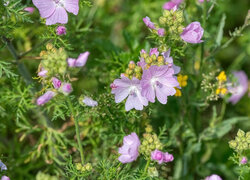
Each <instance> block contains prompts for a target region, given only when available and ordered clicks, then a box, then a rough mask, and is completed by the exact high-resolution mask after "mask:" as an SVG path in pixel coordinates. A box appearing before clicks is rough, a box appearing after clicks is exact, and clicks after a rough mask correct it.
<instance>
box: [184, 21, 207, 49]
mask: <svg viewBox="0 0 250 180" xmlns="http://www.w3.org/2000/svg"><path fill="white" fill-rule="evenodd" d="M203 33H204V30H203V28H202V27H201V25H200V23H199V22H192V23H191V24H189V25H188V26H187V27H186V28H185V29H184V30H183V32H182V34H181V38H182V39H183V40H184V41H186V42H188V43H192V44H196V43H201V42H203V40H201V38H202V36H203Z"/></svg>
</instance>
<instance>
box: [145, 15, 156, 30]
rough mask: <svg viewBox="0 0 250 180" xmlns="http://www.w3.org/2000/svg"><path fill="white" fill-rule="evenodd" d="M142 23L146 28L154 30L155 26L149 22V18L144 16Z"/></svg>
mask: <svg viewBox="0 0 250 180" xmlns="http://www.w3.org/2000/svg"><path fill="white" fill-rule="evenodd" d="M143 22H144V23H145V24H146V26H147V27H148V28H150V29H155V25H154V23H152V22H151V20H150V18H149V17H148V16H146V17H145V18H143Z"/></svg>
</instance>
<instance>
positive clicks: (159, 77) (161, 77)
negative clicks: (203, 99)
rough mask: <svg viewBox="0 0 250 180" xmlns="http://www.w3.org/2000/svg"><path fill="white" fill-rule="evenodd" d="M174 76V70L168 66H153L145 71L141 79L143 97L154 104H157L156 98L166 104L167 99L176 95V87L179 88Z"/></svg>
mask: <svg viewBox="0 0 250 180" xmlns="http://www.w3.org/2000/svg"><path fill="white" fill-rule="evenodd" d="M173 74H174V70H173V69H172V68H169V67H168V66H167V65H164V66H151V67H150V68H149V69H147V70H144V72H143V75H142V79H141V87H142V96H144V97H146V98H147V99H148V101H150V102H152V103H154V102H155V97H157V99H158V101H159V102H160V103H162V104H166V103H167V97H168V96H173V95H174V94H175V93H176V91H175V88H174V87H177V86H179V83H178V81H177V79H176V78H175V77H174V76H173Z"/></svg>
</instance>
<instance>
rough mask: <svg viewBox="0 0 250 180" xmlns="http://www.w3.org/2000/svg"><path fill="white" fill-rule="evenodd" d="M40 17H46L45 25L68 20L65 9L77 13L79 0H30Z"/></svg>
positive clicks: (63, 22)
mask: <svg viewBox="0 0 250 180" xmlns="http://www.w3.org/2000/svg"><path fill="white" fill-rule="evenodd" d="M32 2H33V4H34V5H35V6H36V7H37V9H38V10H39V12H40V15H41V17H42V18H46V25H52V24H56V23H61V24H66V23H67V22H68V14H67V11H68V12H70V13H73V14H74V15H77V14H78V11H79V0H32Z"/></svg>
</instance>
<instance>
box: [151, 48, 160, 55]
mask: <svg viewBox="0 0 250 180" xmlns="http://www.w3.org/2000/svg"><path fill="white" fill-rule="evenodd" d="M153 54H154V55H155V56H156V57H158V56H159V54H160V53H159V51H158V49H157V48H151V49H150V51H149V56H152V55H153Z"/></svg>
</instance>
